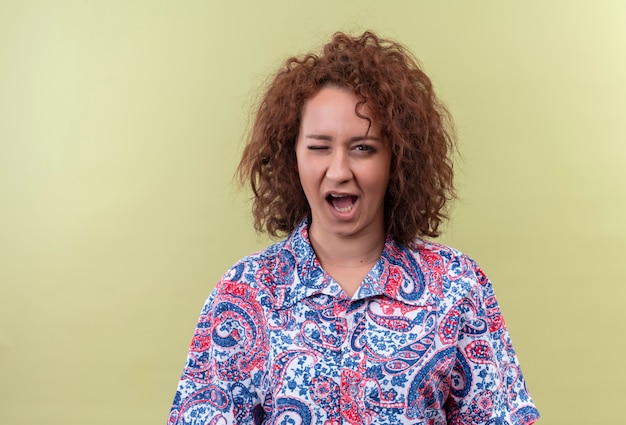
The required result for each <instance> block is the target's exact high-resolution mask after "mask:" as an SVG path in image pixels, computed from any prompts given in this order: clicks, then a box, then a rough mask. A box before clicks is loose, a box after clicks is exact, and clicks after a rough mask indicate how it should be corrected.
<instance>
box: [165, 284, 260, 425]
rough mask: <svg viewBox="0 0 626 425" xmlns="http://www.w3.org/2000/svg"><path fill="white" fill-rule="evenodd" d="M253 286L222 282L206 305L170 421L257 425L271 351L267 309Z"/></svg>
mask: <svg viewBox="0 0 626 425" xmlns="http://www.w3.org/2000/svg"><path fill="white" fill-rule="evenodd" d="M255 295H256V291H255V290H254V289H252V288H251V287H250V286H249V285H247V284H244V283H238V282H231V281H227V280H222V281H220V282H219V283H218V285H217V286H216V288H215V290H214V291H213V292H212V293H211V295H210V296H209V298H208V300H207V302H206V303H205V305H204V307H203V308H202V312H201V314H200V318H199V320H198V324H197V326H196V329H195V332H194V336H193V339H192V341H191V345H190V347H189V352H188V355H187V363H186V365H185V368H184V370H183V373H182V376H181V379H180V382H179V384H178V388H177V391H176V395H175V398H174V402H173V405H172V408H171V410H170V416H169V421H168V424H170V425H174V424H176V425H182V424H194V425H195V424H197V425H200V424H202V425H205V424H208V423H219V424H224V425H227V424H240V425H241V424H255V423H260V419H261V417H262V408H261V403H260V399H259V396H258V394H257V393H258V391H257V390H256V389H257V388H258V386H259V383H260V382H261V381H262V376H263V373H262V370H263V367H264V363H265V353H266V352H267V349H266V348H267V347H266V345H267V342H266V341H267V338H265V335H264V334H265V332H266V326H265V323H264V319H263V317H264V316H263V310H262V309H261V308H260V305H259V304H258V303H257V302H256V299H255Z"/></svg>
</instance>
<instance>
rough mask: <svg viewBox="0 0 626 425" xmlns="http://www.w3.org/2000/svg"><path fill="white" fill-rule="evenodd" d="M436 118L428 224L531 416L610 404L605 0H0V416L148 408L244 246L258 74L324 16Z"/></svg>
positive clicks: (618, 252) (616, 257)
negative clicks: (508, 341)
mask: <svg viewBox="0 0 626 425" xmlns="http://www.w3.org/2000/svg"><path fill="white" fill-rule="evenodd" d="M367 28H371V29H374V30H377V31H379V32H380V33H381V34H384V35H386V36H389V37H393V38H397V39H399V40H401V41H402V42H404V43H405V44H406V45H408V46H409V47H410V48H411V50H413V51H414V52H415V53H416V55H417V56H418V57H419V58H420V60H421V62H422V64H423V65H424V67H425V69H426V70H427V72H428V73H429V75H431V76H432V78H433V80H434V82H435V84H436V86H437V87H438V89H439V93H440V95H441V97H442V98H443V99H444V100H445V101H446V102H447V104H448V105H449V107H450V109H451V111H452V113H453V114H454V116H455V118H456V122H457V127H458V134H459V139H460V143H461V152H462V155H463V160H462V162H461V163H460V164H459V168H458V182H459V188H460V194H461V197H462V199H461V200H460V201H459V202H458V203H457V204H456V208H455V209H454V215H453V222H452V223H451V224H450V225H449V226H448V231H447V233H446V235H445V237H444V238H443V241H444V242H447V243H450V244H452V245H454V246H456V247H458V248H460V249H462V250H464V251H466V252H467V253H469V254H470V255H471V256H472V257H474V258H475V259H476V260H477V261H478V262H479V263H480V264H481V266H482V267H483V269H484V270H485V271H486V272H487V274H488V275H489V276H490V277H491V279H492V280H493V282H494V285H495V288H496V291H497V294H498V297H499V300H500V303H501V306H502V309H503V311H504V315H505V317H506V320H507V323H508V326H509V328H510V330H511V332H512V335H513V341H514V343H515V346H516V349H517V352H518V355H519V358H520V360H521V362H522V367H523V370H524V372H525V375H526V378H527V381H528V386H529V389H530V391H531V393H532V394H533V396H534V398H535V400H536V402H537V404H538V406H539V408H540V410H541V412H542V415H543V419H542V420H541V421H540V423H542V424H546V425H547V424H551V425H556V424H567V425H575V424H585V425H588V424H609V423H621V422H622V421H623V414H622V411H621V406H622V404H623V400H624V398H625V397H626V386H624V382H625V379H626V374H625V373H624V366H623V364H622V363H621V362H622V361H624V360H625V359H626V355H625V354H626V353H625V351H626V343H625V342H624V338H623V335H624V325H625V324H626V321H625V320H624V316H623V313H622V311H623V306H622V304H623V299H624V297H626V267H625V266H626V260H625V259H624V257H625V254H626V221H625V220H624V217H626V171H625V168H626V82H625V81H626V2H620V1H618V0H615V1H609V0H602V1H594V2H591V1H560V2H559V1H551V2H545V1H539V0H533V1H524V2H500V1H480V0H477V1H466V2H452V1H439V2H435V1H386V2H383V1H379V0H360V1H328V0H324V1H321V0H320V1H316V2H300V1H294V0H290V1H266V2H256V1H247V2H245V1H231V2H227V1H221V0H220V1H176V2H174V1H136V0H135V1H133V0H125V1H104V0H102V1H90V2H87V1H79V0H76V1H70V0H63V1H61V0H59V1H43V0H42V1H10V0H2V1H0V223H1V225H0V226H1V227H0V423H3V424H38V423H46V424H51V425H56V424H90V425H97V424H111V423H132V424H153V423H164V422H165V420H166V417H167V412H168V408H169V405H170V402H171V399H172V397H173V395H174V391H175V387H176V384H177V381H178V376H179V374H180V372H181V370H182V367H183V364H184V360H185V354H186V348H187V345H188V343H189V341H190V338H191V334H192V331H193V327H194V324H195V320H196V319H197V316H198V313H199V310H200V307H201V305H202V303H203V301H204V299H205V298H206V296H207V295H208V293H209V291H210V289H211V287H212V285H213V284H214V282H215V281H216V280H217V279H218V278H219V277H220V275H221V274H222V273H223V272H224V271H225V270H226V268H227V267H228V266H230V265H231V264H232V263H233V262H234V261H235V260H237V259H238V258H239V257H241V256H243V255H245V254H247V253H249V252H250V251H252V250H256V249H259V248H260V247H262V246H263V245H264V244H265V243H266V240H264V239H263V238H259V237H257V236H256V235H255V234H254V232H253V230H252V226H251V223H250V219H249V204H248V203H247V200H246V195H245V194H244V193H241V192H237V191H236V190H235V186H234V184H233V182H232V179H231V177H232V173H233V170H234V167H235V165H236V162H237V158H238V154H239V152H240V149H241V144H242V139H243V134H244V132H245V129H246V126H247V123H248V121H249V115H250V109H249V108H250V105H251V103H252V102H253V101H254V99H255V96H256V93H257V92H258V90H257V89H258V87H259V85H260V84H261V82H262V81H264V79H265V78H266V77H267V76H268V74H269V73H270V72H271V71H272V70H273V69H274V68H275V67H276V66H277V65H278V64H279V63H280V61H281V60H282V59H283V58H284V57H285V56H286V55H287V54H291V53H297V52H304V51H307V50H308V49H309V48H311V47H314V46H317V45H319V44H320V43H322V42H324V41H326V40H327V39H328V37H329V35H330V34H331V33H332V32H333V31H335V30H338V29H345V30H354V31H361V30H363V29H367Z"/></svg>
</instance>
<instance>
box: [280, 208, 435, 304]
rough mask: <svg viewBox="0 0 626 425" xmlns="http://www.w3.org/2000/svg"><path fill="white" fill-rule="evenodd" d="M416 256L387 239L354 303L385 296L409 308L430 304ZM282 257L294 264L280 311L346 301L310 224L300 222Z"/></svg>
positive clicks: (388, 237) (284, 290)
mask: <svg viewBox="0 0 626 425" xmlns="http://www.w3.org/2000/svg"><path fill="white" fill-rule="evenodd" d="M415 254H416V253H414V252H412V251H411V250H410V249H409V248H408V247H405V246H403V245H400V244H398V243H397V242H395V241H394V240H393V239H392V238H391V236H387V238H386V241H385V246H384V248H383V253H382V255H381V257H380V259H379V260H378V262H377V263H376V264H375V265H374V267H373V268H372V270H370V272H369V273H368V274H367V276H366V277H365V279H364V281H363V283H362V284H361V286H360V287H359V288H358V289H357V291H356V293H355V294H354V296H353V297H352V301H357V300H362V299H365V298H370V297H375V296H381V295H385V296H387V297H389V298H392V299H395V300H397V301H400V302H403V303H406V304H411V305H425V304H429V302H428V300H427V299H425V297H424V295H425V294H424V291H425V290H426V288H427V286H426V285H425V281H424V273H423V272H422V268H421V266H420V264H419V261H418V258H416V255H415ZM280 257H281V262H283V261H287V262H288V263H290V264H293V270H292V273H293V280H292V283H291V285H289V286H288V287H286V288H283V290H282V291H281V292H282V293H281V296H279V297H277V298H276V303H275V307H276V308H278V309H284V308H288V307H291V306H292V305H294V304H296V303H297V302H299V301H301V300H303V299H305V298H308V297H312V296H314V295H318V294H324V295H328V296H332V297H346V294H345V292H343V290H342V289H341V287H340V286H339V284H337V282H335V281H334V280H333V279H332V277H330V275H328V273H326V272H325V271H324V270H323V269H322V267H321V265H320V263H319V261H318V259H317V257H316V255H315V251H313V247H312V246H311V242H310V239H309V232H308V222H307V221H306V220H303V221H302V222H300V224H299V225H298V226H297V227H296V228H295V229H294V230H293V232H291V234H290V235H289V237H288V238H287V239H286V240H285V243H284V244H283V247H282V249H281V252H280ZM286 259H289V260H286Z"/></svg>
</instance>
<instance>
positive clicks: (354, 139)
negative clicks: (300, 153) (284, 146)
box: [304, 134, 382, 143]
mask: <svg viewBox="0 0 626 425" xmlns="http://www.w3.org/2000/svg"><path fill="white" fill-rule="evenodd" d="M304 137H305V138H307V139H315V140H326V141H331V140H332V139H333V138H332V137H331V136H327V135H324V134H307V135H306V136H304ZM365 140H371V141H374V142H382V139H381V138H380V137H378V136H373V135H371V134H367V135H364V136H354V137H350V138H349V139H348V141H349V142H350V143H354V142H362V141H365Z"/></svg>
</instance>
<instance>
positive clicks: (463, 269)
mask: <svg viewBox="0 0 626 425" xmlns="http://www.w3.org/2000/svg"><path fill="white" fill-rule="evenodd" d="M407 249H408V251H409V252H410V256H411V257H412V258H413V259H414V261H415V262H416V264H417V265H418V267H419V269H420V270H421V273H422V276H423V278H424V279H425V280H426V283H427V285H428V287H430V288H438V290H436V291H435V293H438V294H439V295H442V296H443V295H445V294H446V293H449V292H454V293H459V294H462V293H467V292H470V291H472V288H474V287H475V286H476V285H479V286H482V285H486V284H488V279H487V277H486V276H485V274H484V273H483V271H482V270H481V268H480V267H479V266H478V264H477V263H476V262H475V261H474V259H473V258H471V257H470V256H469V255H467V254H466V253H464V252H462V251H461V250H459V249H457V248H454V247H451V246H449V245H445V244H442V243H438V242H434V241H430V240H425V239H421V238H415V239H413V240H412V241H411V242H410V243H409V244H408V245H407Z"/></svg>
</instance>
